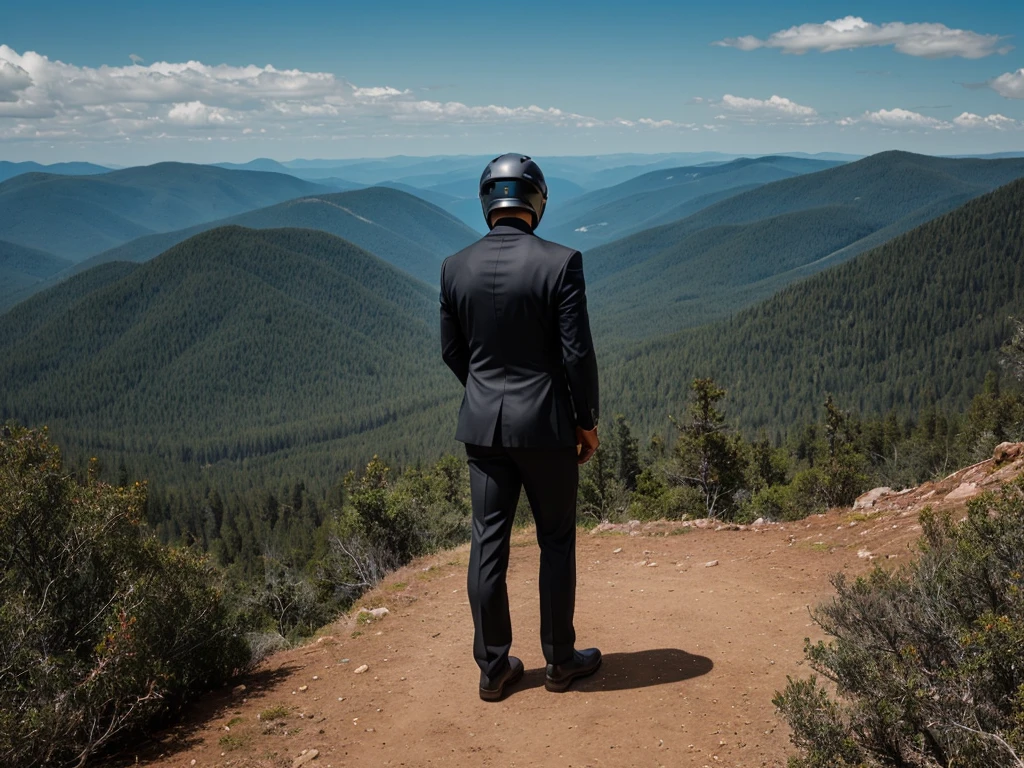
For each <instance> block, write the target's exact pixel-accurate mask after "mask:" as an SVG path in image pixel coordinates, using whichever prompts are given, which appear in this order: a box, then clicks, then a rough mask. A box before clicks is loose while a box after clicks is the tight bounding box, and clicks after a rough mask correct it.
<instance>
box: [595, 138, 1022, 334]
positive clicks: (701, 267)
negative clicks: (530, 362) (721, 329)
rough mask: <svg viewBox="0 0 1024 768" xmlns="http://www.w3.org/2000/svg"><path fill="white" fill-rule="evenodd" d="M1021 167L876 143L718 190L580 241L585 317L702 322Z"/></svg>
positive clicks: (608, 328)
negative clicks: (707, 199)
mask: <svg viewBox="0 0 1024 768" xmlns="http://www.w3.org/2000/svg"><path fill="white" fill-rule="evenodd" d="M1021 176H1024V160H1020V159H1009V160H953V159H945V158H935V157H926V156H923V155H914V154H910V153H906V152H886V153H882V154H879V155H874V156H872V157H869V158H866V159H864V160H860V161H858V162H855V163H850V164H848V165H842V166H839V167H836V168H832V169H829V170H825V171H820V172H818V173H812V174H807V175H803V176H798V177H795V178H791V179H786V180H783V181H777V182H774V183H772V184H767V185H765V186H762V187H759V188H757V189H754V190H752V191H749V192H744V193H741V194H738V195H735V196H733V197H729V198H728V199H726V200H723V201H721V202H719V203H716V204H714V205H711V206H709V207H707V208H705V209H703V210H702V211H699V212H698V213H695V214H694V215H692V216H689V217H687V218H685V219H682V220H680V221H677V222H674V223H672V224H668V225H664V226H661V227H655V228H652V229H649V230H645V231H643V232H640V233H638V234H636V235H632V236H630V237H627V238H623V239H621V240H617V241H615V242H614V243H610V244H608V245H606V246H603V247H601V248H596V249H594V250H593V251H590V252H588V253H587V254H586V256H585V261H586V265H587V267H586V268H587V278H588V280H589V281H590V289H591V290H590V296H591V297H592V301H593V306H594V315H595V318H597V319H596V321H595V324H596V325H597V327H599V328H600V329H601V330H602V331H604V332H605V333H607V334H608V335H613V336H620V337H626V338H633V339H637V338H644V337H650V336H652V335H655V334H657V333H667V332H670V331H673V330H678V329H681V328H684V327H688V326H694V325H700V324H702V323H706V322H708V321H711V320H714V319H716V318H720V317H723V316H726V315H728V314H730V313H731V312H734V311H735V310H737V309H739V308H741V307H743V306H748V305H750V304H753V303H755V302H756V301H758V300H760V299H763V298H766V297H767V296H770V295H771V294H773V293H775V292H776V291H778V290H779V289H780V288H782V287H784V286H785V285H787V284H789V283H791V282H793V281H794V280H797V279H799V278H801V277H805V276H807V275H809V274H813V273H814V272H818V271H821V270H823V269H826V268H828V267H830V266H834V265H836V264H839V263H842V262H843V261H846V260H848V259H850V258H852V257H853V256H855V255H857V254H858V253H863V252H864V251H867V250H869V249H870V248H872V247H875V246H877V245H879V244H881V243H883V242H885V241H886V240H888V239H891V238H892V237H895V236H896V235H899V234H901V233H903V232H906V231H908V230H910V229H912V228H913V227H915V226H918V225H919V224H922V223H923V222H925V221H928V220H930V219H932V218H934V217H936V216H939V215H941V214H943V213H945V212H947V211H950V210H952V209H954V208H956V207H957V206H959V205H961V204H963V203H964V202H966V201H968V200H970V199H972V198H974V197H977V196H978V195H981V194H984V193H985V192H988V191H990V190H992V189H994V188H996V187H998V186H1000V185H1002V184H1006V183H1008V182H1010V181H1012V180H1014V179H1017V178H1019V177H1021Z"/></svg>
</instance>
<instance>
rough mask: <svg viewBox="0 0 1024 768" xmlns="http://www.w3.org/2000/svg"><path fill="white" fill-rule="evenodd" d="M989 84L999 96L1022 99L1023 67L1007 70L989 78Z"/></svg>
mask: <svg viewBox="0 0 1024 768" xmlns="http://www.w3.org/2000/svg"><path fill="white" fill-rule="evenodd" d="M988 84H989V86H990V87H991V88H992V89H993V90H994V91H995V92H996V93H998V94H999V95H1000V96H1005V97H1006V98H1008V99H1024V69H1018V70H1017V71H1016V72H1007V73H1006V74H1003V75H1000V76H999V77H997V78H995V79H993V80H990V81H989V83H988Z"/></svg>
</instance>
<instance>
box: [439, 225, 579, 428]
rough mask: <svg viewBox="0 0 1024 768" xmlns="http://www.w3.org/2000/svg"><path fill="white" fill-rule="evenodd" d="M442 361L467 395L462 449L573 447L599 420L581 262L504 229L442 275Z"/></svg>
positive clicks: (524, 229) (573, 254) (451, 261)
mask: <svg viewBox="0 0 1024 768" xmlns="http://www.w3.org/2000/svg"><path fill="white" fill-rule="evenodd" d="M441 353H442V356H443V357H444V361H445V363H447V364H448V367H449V368H451V369H452V371H453V372H454V373H455V375H456V376H457V377H458V378H459V381H461V382H462V384H463V386H464V387H465V388H466V392H465V395H464V397H463V399H462V407H461V409H460V410H459V426H458V430H457V431H456V433H455V439H456V440H461V441H462V442H464V443H472V444H475V445H488V446H489V445H494V444H495V442H494V438H495V435H496V434H499V433H500V436H501V440H500V443H501V444H502V445H504V446H507V447H510V448H556V447H561V446H575V445H576V427H577V426H580V427H582V428H583V429H592V428H593V427H594V426H595V424H596V423H597V417H598V389H597V359H596V357H595V356H594V343H593V340H592V338H591V335H590V320H589V318H588V316H587V294H586V285H585V283H584V280H583V256H582V255H581V254H580V252H579V251H574V250H572V249H571V248H566V247H564V246H561V245H557V244H555V243H549V242H548V241H546V240H542V239H541V238H539V237H537V236H536V235H534V234H533V233H532V232H531V231H530V228H529V227H528V226H527V225H526V224H525V223H524V222H522V221H519V220H518V219H502V220H501V221H499V222H498V225H497V226H496V227H494V229H492V230H491V231H490V233H489V234H488V235H486V236H484V237H483V238H481V239H480V240H479V241H477V242H476V243H474V244H473V245H471V246H469V247H468V248H466V249H465V250H462V251H460V252H459V253H456V254H455V255H453V256H449V257H448V258H447V259H445V261H444V264H442V266H441ZM499 419H500V420H501V425H500V426H501V428H500V430H498V429H497V426H498V420H499Z"/></svg>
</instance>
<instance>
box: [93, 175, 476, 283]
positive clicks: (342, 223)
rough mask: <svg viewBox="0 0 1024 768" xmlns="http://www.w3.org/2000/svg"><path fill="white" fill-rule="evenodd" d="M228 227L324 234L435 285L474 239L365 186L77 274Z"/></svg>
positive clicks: (124, 254) (418, 203) (151, 239)
mask: <svg viewBox="0 0 1024 768" xmlns="http://www.w3.org/2000/svg"><path fill="white" fill-rule="evenodd" d="M229 225H237V226H242V227H251V228H253V229H274V228H278V229H279V228H303V229H316V230H321V231H323V232H328V233H330V234H333V235H337V236H338V237H342V238H344V239H346V240H348V241H350V242H352V243H353V244H355V245H358V246H359V247H361V248H365V249H366V250H368V251H370V252H372V253H373V254H375V255H376V256H378V257H379V258H382V259H384V261H387V262H389V263H391V264H393V265H394V266H396V267H398V268H399V269H402V270H404V271H405V272H407V273H408V274H410V275H412V276H414V277H416V278H419V279H420V280H423V281H424V282H427V283H430V284H434V283H436V282H437V281H438V276H439V275H440V271H441V262H442V261H443V260H444V258H445V257H446V256H448V255H450V254H452V253H454V252H455V251H458V250H461V249H462V248H465V247H466V246H467V245H469V244H470V243H471V242H473V241H474V240H475V239H476V238H477V237H479V235H478V234H477V233H476V232H473V231H472V230H471V229H469V228H468V227H466V226H465V225H464V224H462V223H461V222H459V221H457V220H456V219H455V218H454V217H452V216H451V215H449V214H447V213H445V212H444V211H442V210H440V209H438V208H437V207H436V206H433V205H431V204H429V203H427V202H425V201H424V200H422V199H420V198H419V197H416V196H414V195H410V194H407V193H405V192H402V191H400V190H396V189H390V188H387V187H369V188H366V189H359V190H355V191H352V192H339V193H336V194H328V195H313V196H310V197H301V198H297V199H295V200H288V201H286V202H283V203H278V204H277V205H273V206H269V207H267V208H260V209H258V210H255V211H248V212H246V213H242V214H239V215H237V216H231V217H229V218H226V219H220V220H219V221H212V222H208V223H205V224H199V225H197V226H195V227H189V228H188V229H182V230H177V231H174V232H165V233H161V234H158V235H149V236H147V237H143V238H139V239H138V240H133V241H131V242H129V243H125V244H124V245H121V246H118V247H117V248H112V249H111V250H109V251H104V252H103V253H100V254H98V255H96V256H94V257H93V258H91V259H88V260H87V261H85V262H82V263H81V264H80V265H78V267H77V268H76V271H78V270H82V269H87V268H90V267H93V266H95V265H97V264H104V263H106V262H110V261H134V262H143V261H148V260H149V259H152V258H154V257H156V256H158V255H159V254H161V253H163V252H164V251H166V250H167V249H168V248H170V247H172V246H174V245H176V244H178V243H180V242H183V241H184V240H187V239H188V238H190V237H192V236H194V235H196V234H198V233H200V232H204V231H206V230H208V229H215V228H217V227H223V226H229Z"/></svg>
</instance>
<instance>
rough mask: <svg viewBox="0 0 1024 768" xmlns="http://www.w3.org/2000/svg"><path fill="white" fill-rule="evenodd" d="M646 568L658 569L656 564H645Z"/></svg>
mask: <svg viewBox="0 0 1024 768" xmlns="http://www.w3.org/2000/svg"><path fill="white" fill-rule="evenodd" d="M647 567H648V568H657V567H658V564H657V563H648V564H647Z"/></svg>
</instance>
